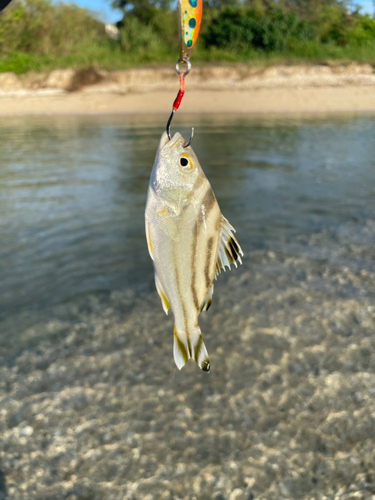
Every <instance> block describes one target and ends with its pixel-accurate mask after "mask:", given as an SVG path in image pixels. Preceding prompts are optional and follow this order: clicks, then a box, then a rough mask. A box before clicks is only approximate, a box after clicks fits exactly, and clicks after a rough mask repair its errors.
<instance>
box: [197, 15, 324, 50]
mask: <svg viewBox="0 0 375 500" xmlns="http://www.w3.org/2000/svg"><path fill="white" fill-rule="evenodd" d="M203 36H204V41H205V45H206V47H207V48H210V47H212V46H215V47H220V48H223V49H231V50H244V49H249V48H255V49H260V50H265V51H268V52H269V51H284V50H287V49H288V48H291V47H292V46H293V45H295V44H296V43H298V42H304V41H307V40H312V39H313V38H314V36H315V33H314V29H313V27H312V25H311V24H310V23H309V22H308V21H306V20H304V21H300V20H299V19H298V17H297V14H296V12H295V11H289V12H284V11H283V10H282V9H281V8H280V7H274V8H272V9H269V10H268V11H266V12H260V11H259V10H254V9H249V8H246V7H243V6H229V7H224V8H223V9H221V11H220V12H219V14H218V15H217V17H215V18H214V19H213V20H212V21H211V23H210V24H209V25H208V26H207V29H206V31H205V33H204V35H203Z"/></svg>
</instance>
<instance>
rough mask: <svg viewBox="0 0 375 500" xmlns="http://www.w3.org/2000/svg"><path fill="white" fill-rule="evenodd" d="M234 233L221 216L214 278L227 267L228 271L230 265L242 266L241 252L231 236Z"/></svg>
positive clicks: (232, 228)
mask: <svg viewBox="0 0 375 500" xmlns="http://www.w3.org/2000/svg"><path fill="white" fill-rule="evenodd" d="M235 232H236V230H235V229H234V227H233V226H232V225H231V224H230V223H229V222H228V221H227V219H226V218H225V217H224V216H223V215H222V216H221V231H220V243H219V250H218V253H217V261H216V276H215V278H216V277H217V275H218V274H219V273H220V272H221V270H222V269H224V271H225V266H228V267H229V269H230V265H231V264H234V265H235V266H236V267H237V265H238V262H239V263H240V264H242V260H241V256H243V251H242V249H241V247H240V245H239V244H238V241H237V240H236V238H235V236H234V234H233V233H235Z"/></svg>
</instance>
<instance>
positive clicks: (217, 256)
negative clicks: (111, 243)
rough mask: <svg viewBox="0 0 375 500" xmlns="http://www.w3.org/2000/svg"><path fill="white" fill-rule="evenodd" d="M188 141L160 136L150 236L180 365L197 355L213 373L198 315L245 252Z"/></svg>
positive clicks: (202, 365) (149, 202)
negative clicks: (220, 275)
mask: <svg viewBox="0 0 375 500" xmlns="http://www.w3.org/2000/svg"><path fill="white" fill-rule="evenodd" d="M183 144H184V139H183V138H182V137H181V135H180V134H178V133H177V134H175V136H174V137H173V138H172V139H171V140H168V136H167V135H166V133H164V134H163V136H162V138H161V141H160V144H159V149H158V152H157V155H156V159H155V164H154V168H153V171H152V174H151V179H150V185H149V189H148V194H147V204H146V213H145V220H146V238H147V243H148V249H149V253H150V255H151V258H152V260H153V263H154V270H155V283H156V288H157V291H158V293H159V295H160V298H161V301H162V305H163V308H164V310H165V312H166V313H167V314H168V311H169V309H172V311H173V314H174V318H175V327H174V350H173V351H174V359H175V362H176V365H177V367H178V368H180V369H181V368H182V366H183V365H184V364H185V363H186V361H187V360H188V359H189V358H193V359H194V360H195V361H196V362H197V363H198V365H199V366H200V368H201V369H202V370H204V371H209V369H210V363H209V358H208V354H207V350H206V347H205V345H204V343H203V340H202V336H201V331H200V328H199V326H198V315H199V313H200V312H201V311H202V310H207V309H208V307H209V305H210V303H211V297H212V293H213V280H214V278H215V276H216V274H217V272H218V270H219V269H220V268H224V267H225V265H228V266H229V267H230V264H231V263H235V264H236V263H237V261H239V262H240V261H241V257H240V255H242V251H241V249H240V247H239V245H238V243H237V241H236V240H235V238H234V236H233V234H232V232H231V231H232V230H233V228H232V227H231V226H230V224H229V223H228V222H227V221H226V219H225V218H224V217H223V216H222V214H221V212H220V208H219V205H218V203H217V201H216V198H215V195H214V193H213V191H212V188H211V185H210V183H209V182H208V180H207V178H206V176H205V174H204V172H203V170H202V168H201V167H200V165H199V162H198V160H197V158H196V156H195V154H194V152H193V150H192V148H191V147H190V146H189V147H187V148H184V147H183ZM223 241H224V243H223Z"/></svg>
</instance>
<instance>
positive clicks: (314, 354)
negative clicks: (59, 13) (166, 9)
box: [0, 116, 375, 500]
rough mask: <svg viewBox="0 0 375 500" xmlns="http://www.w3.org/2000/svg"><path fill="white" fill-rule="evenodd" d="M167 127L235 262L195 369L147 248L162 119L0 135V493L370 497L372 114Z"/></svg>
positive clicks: (374, 494)
mask: <svg viewBox="0 0 375 500" xmlns="http://www.w3.org/2000/svg"><path fill="white" fill-rule="evenodd" d="M179 120H180V121H179ZM179 120H176V122H174V130H179V131H182V132H183V134H184V135H185V136H188V135H189V127H190V126H194V127H195V129H196V130H195V132H196V134H195V137H194V141H193V147H194V150H195V152H196V154H197V156H198V158H199V160H200V162H201V164H202V167H203V169H204V170H205V173H206V175H207V177H208V179H209V180H210V182H211V184H212V186H213V189H214V191H215V194H216V197H217V199H218V202H219V204H220V207H221V210H222V212H223V214H224V215H225V216H226V217H227V218H228V220H229V221H230V222H231V224H232V225H233V226H234V227H235V228H236V230H237V235H236V236H237V237H238V240H239V242H240V244H241V246H242V248H243V250H244V252H245V258H244V263H243V266H241V267H240V268H239V269H237V270H236V269H234V270H232V271H231V272H230V273H228V272H227V273H225V274H224V273H222V274H221V275H220V277H219V279H218V281H217V282H216V284H215V293H214V296H213V302H212V306H211V309H210V310H209V311H208V312H207V313H204V314H202V315H201V316H200V326H201V329H202V332H203V336H204V340H205V344H206V346H207V349H208V352H209V354H210V360H211V372H210V373H209V374H206V373H203V372H201V371H200V370H199V369H198V367H197V366H196V365H195V364H194V363H193V362H190V363H188V364H187V365H186V366H185V367H184V369H183V370H182V371H181V372H180V371H178V370H177V368H176V367H175V365H174V361H173V355H172V332H173V317H167V316H165V314H164V313H163V310H162V308H161V304H160V300H159V298H158V296H157V294H156V291H155V288H154V283H153V271H152V265H151V261H150V259H149V256H148V253H147V247H146V242H145V237H144V226H143V217H144V204H145V196H146V190H147V185H148V179H149V175H150V172H151V168H152V163H153V160H154V156H155V151H156V148H157V144H158V141H159V138H160V136H161V133H162V131H163V127H164V121H163V119H162V117H159V116H156V117H149V118H140V117H116V118H111V117H108V118H95V119H92V118H74V117H70V118H48V119H47V118H43V119H24V118H19V119H12V120H9V121H8V122H3V123H2V124H1V125H0V129H1V135H2V141H1V145H0V241H1V246H0V431H1V440H0V498H4V499H5V498H12V499H16V500H34V499H35V500H47V499H48V500H51V499H56V500H60V499H70V500H74V499H80V500H81V499H82V500H83V499H90V500H91V499H95V500H102V499H103V500H104V499H105V500H112V499H113V500H115V499H129V500H130V499H132V500H137V499H146V500H159V499H171V500H172V499H173V500H174V499H181V500H182V499H189V500H190V499H191V500H193V499H197V500H200V499H203V498H204V499H207V498H212V499H214V500H223V499H224V500H227V499H228V500H254V499H262V500H263V499H269V500H274V499H281V498H285V499H296V500H301V499H304V500H308V499H319V500H320V499H321V500H323V499H332V500H334V499H343V500H346V499H354V498H355V499H365V500H367V499H372V500H373V499H374V498H375V474H374V463H375V335H374V331H375V117H371V116H344V117H320V118H281V117H278V118H277V117H275V118H272V117H267V118H251V119H250V118H246V117H238V116H237V117H224V116H208V117H201V116H187V117H184V118H183V121H181V117H179Z"/></svg>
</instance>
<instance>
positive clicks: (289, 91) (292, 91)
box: [0, 85, 375, 116]
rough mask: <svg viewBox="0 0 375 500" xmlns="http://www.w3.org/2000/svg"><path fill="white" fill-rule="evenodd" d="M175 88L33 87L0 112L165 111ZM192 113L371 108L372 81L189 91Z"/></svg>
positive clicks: (374, 103) (8, 99) (4, 101)
mask: <svg viewBox="0 0 375 500" xmlns="http://www.w3.org/2000/svg"><path fill="white" fill-rule="evenodd" d="M174 97H175V92H174V91H173V90H168V91H148V92H144V93H132V92H130V93H125V94H124V95H120V94H118V93H111V92H95V89H92V88H91V89H90V92H87V91H81V92H73V93H65V92H62V91H59V92H56V93H54V92H46V91H35V92H27V93H24V94H21V95H13V96H7V95H3V96H2V97H1V98H0V116H17V115H51V114H53V115H56V114H84V115H87V114H100V113H103V114H104V113H105V114H113V113H168V111H169V110H170V109H171V107H172V102H173V99H174ZM181 111H182V112H186V111H188V112H190V113H205V112H207V113H212V112H220V113H247V114H262V113H283V114H285V113H327V112H328V113H332V112H339V113H340V112H374V111H375V85H369V86H365V85H363V86H347V87H317V88H313V87H308V88H281V89H277V88H276V89H275V88H271V89H270V88H268V89H267V88H262V89H252V90H230V91H229V90H228V91H223V90H194V89H191V90H189V89H188V90H187V92H186V95H185V97H184V100H183V103H182V105H181Z"/></svg>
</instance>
